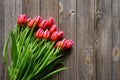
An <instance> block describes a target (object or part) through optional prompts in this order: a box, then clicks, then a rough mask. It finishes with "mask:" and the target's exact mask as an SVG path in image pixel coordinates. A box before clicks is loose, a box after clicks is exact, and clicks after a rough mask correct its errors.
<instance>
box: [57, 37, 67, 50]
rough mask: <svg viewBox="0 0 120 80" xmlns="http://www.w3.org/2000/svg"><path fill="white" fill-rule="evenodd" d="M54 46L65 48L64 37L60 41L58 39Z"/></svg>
mask: <svg viewBox="0 0 120 80" xmlns="http://www.w3.org/2000/svg"><path fill="white" fill-rule="evenodd" d="M55 47H60V48H65V47H66V39H63V40H62V41H58V42H57V43H56V45H55Z"/></svg>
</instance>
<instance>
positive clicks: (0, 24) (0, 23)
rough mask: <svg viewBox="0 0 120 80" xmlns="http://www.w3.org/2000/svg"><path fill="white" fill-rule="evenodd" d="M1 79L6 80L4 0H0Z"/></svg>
mask: <svg viewBox="0 0 120 80" xmlns="http://www.w3.org/2000/svg"><path fill="white" fill-rule="evenodd" d="M0 16H1V17H0V80H4V64H3V45H4V30H5V27H4V26H5V23H4V20H5V18H4V17H5V15H4V0H0Z"/></svg>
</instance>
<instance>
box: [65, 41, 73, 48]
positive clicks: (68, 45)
mask: <svg viewBox="0 0 120 80" xmlns="http://www.w3.org/2000/svg"><path fill="white" fill-rule="evenodd" d="M72 45H73V41H72V40H67V41H66V48H67V49H68V48H70V47H72Z"/></svg>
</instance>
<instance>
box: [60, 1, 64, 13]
mask: <svg viewBox="0 0 120 80" xmlns="http://www.w3.org/2000/svg"><path fill="white" fill-rule="evenodd" d="M62 11H63V4H62V3H61V2H59V12H60V13H61V12H62Z"/></svg>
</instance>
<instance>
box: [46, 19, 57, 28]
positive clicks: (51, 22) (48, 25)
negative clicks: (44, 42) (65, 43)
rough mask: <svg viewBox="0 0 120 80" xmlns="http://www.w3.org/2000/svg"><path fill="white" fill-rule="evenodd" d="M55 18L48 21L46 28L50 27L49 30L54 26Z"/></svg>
mask: <svg viewBox="0 0 120 80" xmlns="http://www.w3.org/2000/svg"><path fill="white" fill-rule="evenodd" d="M54 22H55V21H54V18H53V17H50V18H49V19H48V20H47V24H46V26H47V27H48V28H50V27H51V26H52V25H53V24H54Z"/></svg>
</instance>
